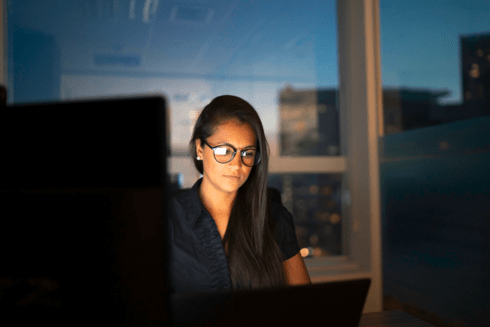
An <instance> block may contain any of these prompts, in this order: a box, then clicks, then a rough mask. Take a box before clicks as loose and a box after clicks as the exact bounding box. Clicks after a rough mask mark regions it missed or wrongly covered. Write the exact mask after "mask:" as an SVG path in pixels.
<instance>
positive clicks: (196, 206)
mask: <svg viewBox="0 0 490 327" xmlns="http://www.w3.org/2000/svg"><path fill="white" fill-rule="evenodd" d="M201 183H202V178H200V179H198V180H197V182H196V183H195V184H194V186H192V188H191V189H190V191H189V193H188V194H189V195H188V198H187V223H188V224H189V227H194V226H195V224H196V222H197V220H198V218H199V217H200V216H201V214H202V212H203V211H204V212H207V210H206V208H205V207H204V205H203V204H202V202H201V198H200V197H199V188H200V186H201Z"/></svg>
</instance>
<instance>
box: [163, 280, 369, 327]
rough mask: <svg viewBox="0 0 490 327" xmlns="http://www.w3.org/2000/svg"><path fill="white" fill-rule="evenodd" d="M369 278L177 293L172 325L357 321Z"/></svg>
mask: <svg viewBox="0 0 490 327" xmlns="http://www.w3.org/2000/svg"><path fill="white" fill-rule="evenodd" d="M370 283H371V280H370V279H368V278H367V279H358V280H347V281H340V282H330V283H322V284H312V285H301V286H294V287H281V288H275V289H258V290H245V291H235V292H230V291H216V292H208V293H175V294H172V295H171V302H170V303H171V304H170V305H171V313H172V322H173V326H175V327H177V326H178V327H180V326H264V327H265V326H295V327H296V326H316V325H318V324H320V325H322V326H342V327H357V326H358V325H359V321H360V318H361V314H362V309H363V306H364V302H365V300H366V296H367V292H368V289H369V285H370Z"/></svg>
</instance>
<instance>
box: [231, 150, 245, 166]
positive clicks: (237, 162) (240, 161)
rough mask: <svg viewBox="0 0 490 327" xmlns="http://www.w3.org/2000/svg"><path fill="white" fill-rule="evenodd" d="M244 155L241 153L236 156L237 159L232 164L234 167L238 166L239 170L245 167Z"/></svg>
mask: <svg viewBox="0 0 490 327" xmlns="http://www.w3.org/2000/svg"><path fill="white" fill-rule="evenodd" d="M241 156H242V154H241V153H240V152H237V153H236V155H235V158H233V160H232V161H231V162H230V164H231V165H232V166H236V167H237V168H240V167H241V166H242V165H243V162H242V157H241Z"/></svg>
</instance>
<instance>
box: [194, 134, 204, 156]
mask: <svg viewBox="0 0 490 327" xmlns="http://www.w3.org/2000/svg"><path fill="white" fill-rule="evenodd" d="M195 142H196V155H197V156H198V157H200V158H201V159H202V155H203V149H202V145H201V140H199V139H197V140H196V141H195Z"/></svg>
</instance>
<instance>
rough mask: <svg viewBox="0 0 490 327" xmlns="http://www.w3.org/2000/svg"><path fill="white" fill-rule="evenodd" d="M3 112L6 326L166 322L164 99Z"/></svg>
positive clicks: (1, 280) (1, 263)
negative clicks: (44, 323) (43, 323)
mask: <svg viewBox="0 0 490 327" xmlns="http://www.w3.org/2000/svg"><path fill="white" fill-rule="evenodd" d="M1 109H2V110H1V112H0V149H1V150H0V151H1V153H2V155H1V159H0V212H1V214H0V217H1V218H0V308H1V309H0V311H3V314H0V325H4V326H10V325H12V323H14V325H20V326H21V325H28V324H30V323H42V322H47V323H49V324H50V325H64V326H65V325H78V324H80V325H89V324H90V325H94V324H95V325H108V326H153V325H155V326H165V325H168V324H169V311H168V308H167V306H168V295H167V290H166V284H165V281H166V278H165V277H166V268H165V258H166V253H165V245H164V238H163V237H162V235H165V233H166V224H165V219H166V217H165V216H166V210H167V204H166V199H167V163H166V157H167V153H168V146H167V128H166V123H167V120H166V102H165V99H164V98H162V97H140V98H119V99H103V100H84V101H75V102H64V103H47V104H26V105H15V106H6V107H3V108H1Z"/></svg>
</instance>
